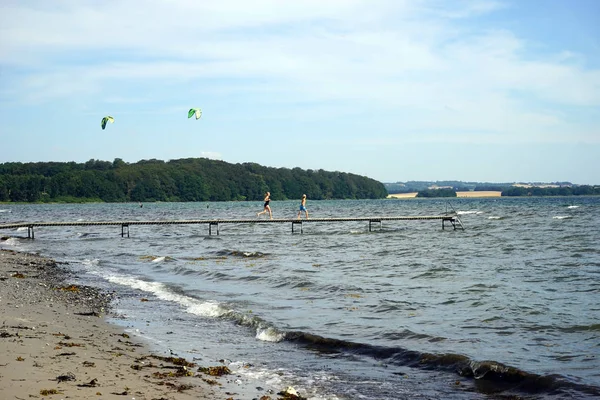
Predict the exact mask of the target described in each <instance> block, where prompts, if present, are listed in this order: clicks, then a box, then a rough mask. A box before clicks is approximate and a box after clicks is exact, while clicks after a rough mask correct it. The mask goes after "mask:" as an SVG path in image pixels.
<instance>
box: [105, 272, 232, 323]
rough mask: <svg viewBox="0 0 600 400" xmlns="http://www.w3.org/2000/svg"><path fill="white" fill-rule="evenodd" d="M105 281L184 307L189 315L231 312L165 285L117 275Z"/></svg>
mask: <svg viewBox="0 0 600 400" xmlns="http://www.w3.org/2000/svg"><path fill="white" fill-rule="evenodd" d="M106 279H107V280H108V281H109V282H112V283H116V284H118V285H123V286H128V287H131V288H133V289H138V290H141V291H144V292H148V293H152V294H153V295H155V296H156V297H157V298H159V299H160V300H164V301H170V302H174V303H177V304H180V305H181V306H183V307H185V308H186V311H187V312H188V313H190V314H195V315H201V316H205V317H220V316H222V315H225V314H227V313H229V312H231V311H230V310H228V309H226V308H224V307H222V306H221V305H220V304H219V303H217V302H214V301H201V300H197V299H194V298H192V297H189V296H184V295H181V294H177V293H173V292H171V291H170V290H169V289H168V288H167V286H166V285H165V284H163V283H160V282H148V281H143V280H141V279H137V278H133V277H128V276H118V275H113V276H108V277H107V278H106Z"/></svg>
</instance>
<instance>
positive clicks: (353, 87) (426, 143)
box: [0, 0, 600, 184]
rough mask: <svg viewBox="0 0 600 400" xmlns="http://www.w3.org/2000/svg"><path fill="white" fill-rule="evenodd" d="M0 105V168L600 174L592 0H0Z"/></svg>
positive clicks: (497, 177)
mask: <svg viewBox="0 0 600 400" xmlns="http://www.w3.org/2000/svg"><path fill="white" fill-rule="evenodd" d="M141 4H143V6H142V5H141ZM191 107H200V108H202V110H203V116H202V118H201V119H200V120H198V121H196V120H194V119H191V120H188V119H187V111H188V109H189V108H191ZM105 115H112V116H113V117H114V118H115V123H114V124H112V125H110V126H108V127H107V128H106V130H104V131H103V130H101V128H100V120H101V118H102V117H103V116H105ZM0 118H1V120H2V124H1V125H0V162H10V161H21V162H28V161H76V162H84V161H87V160H89V159H100V160H107V161H112V160H113V159H115V158H122V159H123V160H125V161H127V162H136V161H139V160H141V159H151V158H156V159H162V160H169V159H177V158H187V157H210V158H215V159H221V160H224V161H227V162H231V163H242V162H256V163H259V164H262V165H267V166H272V167H287V168H294V167H300V168H303V169H324V170H330V171H344V172H352V173H356V174H360V175H366V176H369V177H372V178H374V179H377V180H379V181H382V182H395V181H406V180H446V179H456V180H463V181H489V182H515V181H519V182H533V181H545V182H548V181H572V182H574V183H580V184H600V1H596V0H573V1H566V0H563V1H558V0H526V1H521V0H519V1H503V0H497V1H496V0H454V1H450V0H447V1H442V0H303V1H291V0H290V1H286V0H254V1H242V0H219V1H203V0H174V1H158V0H146V1H144V2H143V3H140V2H139V1H133V0H116V1H112V0H102V1H100V0H98V1H93V0H90V1H79V0H69V1H67V0H65V1H52V2H48V1H44V0H40V1H36V0H23V1H17V0H15V1H12V0H4V1H2V3H1V4H0Z"/></svg>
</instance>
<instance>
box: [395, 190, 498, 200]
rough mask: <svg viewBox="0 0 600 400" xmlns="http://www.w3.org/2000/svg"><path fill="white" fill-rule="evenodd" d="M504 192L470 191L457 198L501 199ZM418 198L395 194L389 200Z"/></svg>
mask: <svg viewBox="0 0 600 400" xmlns="http://www.w3.org/2000/svg"><path fill="white" fill-rule="evenodd" d="M501 196H502V192H499V191H491V190H489V191H481V192H475V191H472V192H471V191H469V192H456V197H469V198H483V197H501ZM416 197H417V192H413V193H395V194H390V195H388V197H387V198H388V199H414V198H416Z"/></svg>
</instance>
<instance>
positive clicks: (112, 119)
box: [102, 115, 115, 130]
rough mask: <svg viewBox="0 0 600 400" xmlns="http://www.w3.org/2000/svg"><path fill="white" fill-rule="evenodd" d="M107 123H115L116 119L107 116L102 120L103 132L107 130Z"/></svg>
mask: <svg viewBox="0 0 600 400" xmlns="http://www.w3.org/2000/svg"><path fill="white" fill-rule="evenodd" d="M107 122H110V123H111V124H112V123H113V122H115V119H114V118H113V117H111V116H110V115H107V116H106V117H104V118H102V130H104V128H106V123H107Z"/></svg>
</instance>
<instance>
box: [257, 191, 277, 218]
mask: <svg viewBox="0 0 600 400" xmlns="http://www.w3.org/2000/svg"><path fill="white" fill-rule="evenodd" d="M264 201H265V204H264V205H263V210H262V211H261V212H259V213H257V214H256V216H257V217H259V216H260V215H261V214H265V213H267V212H268V213H269V217H271V219H273V213H272V212H271V207H270V206H269V203H270V202H271V192H267V193H266V194H265V200H264Z"/></svg>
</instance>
